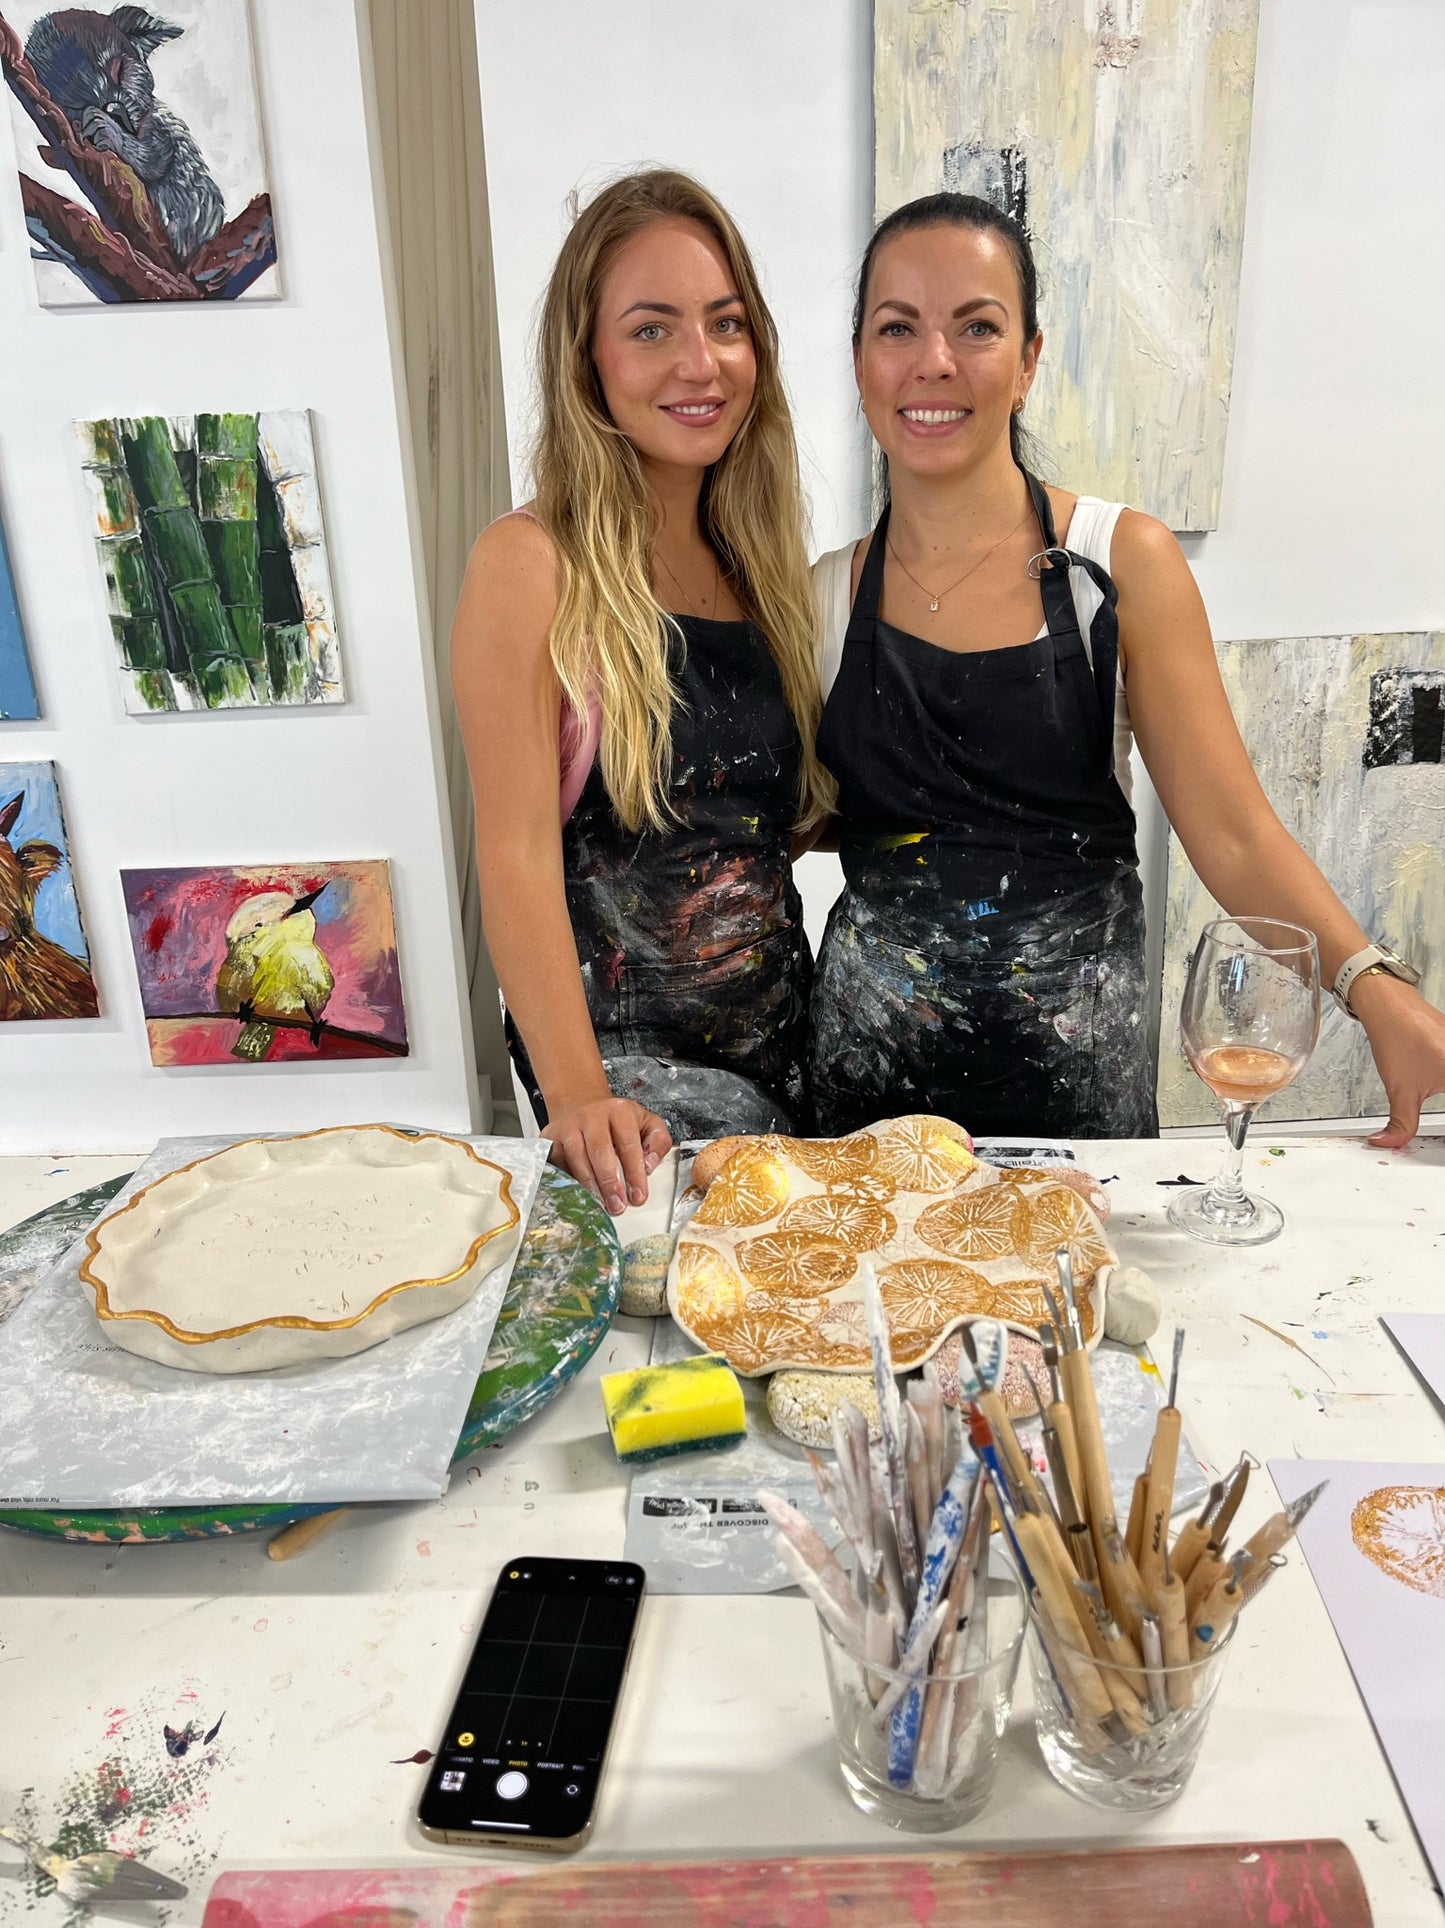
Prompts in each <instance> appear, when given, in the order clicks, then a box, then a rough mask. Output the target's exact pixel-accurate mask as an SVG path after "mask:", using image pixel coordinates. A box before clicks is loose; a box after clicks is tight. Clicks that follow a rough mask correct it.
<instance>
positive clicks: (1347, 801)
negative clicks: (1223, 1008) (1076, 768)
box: [1159, 630, 1445, 1125]
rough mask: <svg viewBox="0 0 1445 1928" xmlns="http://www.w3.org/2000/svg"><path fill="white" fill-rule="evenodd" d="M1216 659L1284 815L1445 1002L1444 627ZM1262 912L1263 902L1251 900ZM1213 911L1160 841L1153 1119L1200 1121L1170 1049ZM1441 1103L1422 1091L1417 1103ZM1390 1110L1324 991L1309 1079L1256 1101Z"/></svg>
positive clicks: (1343, 1112) (1181, 859)
mask: <svg viewBox="0 0 1445 1928" xmlns="http://www.w3.org/2000/svg"><path fill="white" fill-rule="evenodd" d="M1218 654H1219V666H1220V670H1221V673H1222V674H1223V677H1224V686H1225V688H1226V689H1227V690H1228V692H1229V700H1230V702H1231V704H1232V705H1233V708H1234V714H1235V717H1236V718H1237V720H1238V722H1239V727H1240V730H1241V732H1242V734H1243V736H1244V741H1245V745H1246V747H1247V749H1248V750H1249V753H1250V755H1251V757H1252V758H1253V759H1254V767H1255V769H1256V770H1257V771H1258V772H1259V777H1260V781H1261V783H1263V785H1264V787H1265V791H1266V792H1267V794H1268V796H1269V799H1270V802H1271V803H1272V804H1273V805H1274V807H1275V809H1276V810H1277V811H1278V812H1279V815H1280V817H1281V819H1282V820H1283V822H1284V825H1285V827H1286V829H1288V830H1289V831H1290V832H1291V833H1292V834H1293V835H1294V836H1295V837H1297V838H1298V839H1299V841H1300V843H1301V844H1302V845H1303V846H1304V848H1305V849H1306V850H1307V851H1308V852H1309V854H1310V855H1311V856H1312V857H1313V858H1314V860H1315V862H1316V863H1317V864H1318V865H1319V866H1320V869H1321V870H1323V872H1324V873H1325V875H1326V877H1328V878H1329V880H1330V882H1331V883H1332V884H1333V885H1334V887H1335V889H1336V890H1337V891H1338V892H1339V893H1340V896H1341V897H1342V898H1343V899H1344V900H1345V902H1346V903H1347V904H1348V905H1349V906H1350V909H1351V910H1352V911H1353V912H1354V914H1355V916H1356V917H1357V918H1358V919H1359V920H1360V922H1361V923H1362V924H1363V925H1364V927H1365V929H1366V930H1367V931H1371V932H1373V933H1375V934H1376V935H1378V936H1379V937H1380V938H1381V939H1382V940H1383V941H1384V942H1385V943H1387V944H1390V945H1393V946H1394V948H1395V949H1397V950H1399V951H1401V952H1402V953H1403V954H1404V955H1405V956H1406V957H1408V958H1410V959H1411V960H1412V961H1413V962H1414V963H1416V964H1418V965H1419V966H1420V968H1421V969H1422V970H1423V971H1424V974H1425V975H1424V981H1423V983H1422V985H1421V989H1422V990H1423V991H1424V993H1425V995H1426V996H1427V997H1428V998H1430V999H1431V1000H1432V1002H1434V1003H1436V1004H1440V1003H1442V1002H1445V760H1442V759H1445V632H1442V631H1439V630H1436V631H1425V632H1420V633H1416V634H1404V635H1387V636H1294V637H1289V638H1287V639H1285V640H1283V641H1279V642H1244V643H1221V644H1220V645H1219V650H1218ZM1258 908H1259V909H1260V911H1261V912H1265V913H1267V912H1268V909H1269V906H1268V905H1260V906H1259V907H1258ZM1219 914H1220V913H1219V910H1218V908H1217V907H1216V905H1215V904H1214V902H1213V900H1212V899H1211V898H1210V896H1209V893H1208V892H1207V891H1206V890H1205V888H1204V886H1203V885H1202V884H1201V883H1200V881H1199V879H1198V878H1197V877H1196V876H1195V874H1194V872H1193V870H1191V868H1190V866H1189V859H1188V858H1187V857H1186V856H1185V854H1184V851H1183V848H1182V846H1181V845H1180V842H1179V839H1178V838H1177V837H1175V836H1172V835H1171V837H1170V839H1169V877H1168V891H1167V898H1166V905H1165V922H1164V984H1163V1005H1162V1012H1163V1019H1162V1022H1161V1024H1160V1042H1159V1122H1160V1123H1161V1124H1163V1125H1194V1124H1203V1123H1205V1122H1207V1121H1209V1120H1212V1119H1214V1118H1216V1117H1217V1116H1218V1107H1217V1106H1216V1104H1215V1102H1214V1099H1213V1098H1212V1096H1211V1095H1210V1093H1209V1092H1208V1091H1206V1090H1205V1088H1204V1086H1203V1085H1202V1084H1201V1083H1200V1082H1199V1080H1198V1078H1196V1077H1195V1075H1194V1073H1193V1072H1192V1071H1191V1070H1190V1069H1189V1066H1188V1064H1187V1063H1186V1061H1185V1059H1184V1057H1183V1054H1182V1053H1181V1052H1180V1049H1179V1021H1178V1020H1179V1000H1180V998H1181V997H1182V995H1183V992H1184V977H1185V972H1186V970H1187V969H1188V965H1189V953H1190V950H1191V948H1192V947H1193V944H1194V941H1195V939H1196V937H1197V936H1198V934H1199V931H1200V928H1201V927H1202V926H1203V924H1204V923H1205V922H1206V921H1207V920H1208V919H1209V918H1211V917H1217V916H1218V915H1219ZM1442 1108H1445V1100H1442V1099H1439V1098H1436V1099H1432V1100H1431V1102H1430V1104H1429V1106H1428V1107H1427V1109H1429V1110H1440V1109H1442ZM1386 1110H1388V1106H1387V1105H1386V1103H1385V1098H1384V1089H1383V1087H1382V1085H1381V1084H1380V1081H1379V1078H1378V1077H1377V1076H1376V1074H1375V1067H1374V1063H1373V1060H1372V1059H1371V1057H1370V1050H1369V1045H1368V1043H1367V1041H1366V1038H1365V1034H1364V1032H1363V1031H1362V1030H1361V1028H1360V1026H1359V1025H1358V1024H1356V1023H1355V1022H1354V1021H1353V1020H1352V1019H1350V1018H1347V1017H1345V1015H1344V1014H1343V1012H1341V1011H1339V1010H1337V1009H1336V1008H1335V1005H1334V1002H1333V1000H1332V999H1330V998H1326V1000H1325V1015H1324V1023H1323V1024H1322V1026H1321V1028H1320V1042H1319V1046H1318V1049H1317V1050H1316V1052H1315V1055H1314V1057H1313V1058H1312V1059H1311V1061H1310V1063H1309V1065H1308V1066H1307V1067H1306V1069H1305V1072H1304V1074H1303V1076H1302V1077H1301V1078H1300V1079H1299V1080H1298V1081H1297V1083H1295V1084H1293V1085H1291V1086H1290V1087H1289V1089H1288V1090H1287V1091H1284V1092H1281V1093H1280V1095H1279V1096H1278V1097H1276V1098H1271V1099H1270V1101H1269V1104H1268V1105H1267V1107H1266V1108H1265V1110H1264V1112H1263V1113H1262V1117H1263V1118H1264V1120H1265V1121H1266V1123H1268V1121H1270V1120H1275V1121H1279V1120H1283V1119H1287V1118H1359V1117H1366V1116H1369V1115H1371V1114H1373V1113H1382V1112H1384V1111H1386Z"/></svg>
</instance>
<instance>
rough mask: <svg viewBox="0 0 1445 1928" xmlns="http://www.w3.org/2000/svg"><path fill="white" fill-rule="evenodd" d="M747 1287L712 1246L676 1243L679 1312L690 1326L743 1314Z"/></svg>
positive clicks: (681, 1240) (694, 1242)
mask: <svg viewBox="0 0 1445 1928" xmlns="http://www.w3.org/2000/svg"><path fill="white" fill-rule="evenodd" d="M745 1291H746V1287H745V1286H744V1285H743V1282H742V1280H741V1279H740V1278H739V1277H738V1275H737V1273H736V1272H734V1270H733V1268H732V1267H731V1266H730V1265H729V1264H728V1262H727V1260H726V1259H725V1258H724V1257H723V1255H722V1253H721V1252H719V1251H717V1250H716V1249H715V1248H714V1247H713V1246H711V1245H703V1244H700V1243H698V1242H697V1241H695V1240H692V1239H686V1238H684V1239H679V1241H678V1246H677V1301H678V1311H679V1312H680V1313H681V1315H682V1316H683V1318H684V1319H685V1320H686V1321H687V1323H688V1324H689V1325H691V1324H692V1323H694V1322H695V1321H697V1320H701V1319H719V1318H729V1317H731V1316H732V1315H733V1314H734V1313H736V1312H740V1311H741V1310H742V1303H743V1294H744V1292H745Z"/></svg>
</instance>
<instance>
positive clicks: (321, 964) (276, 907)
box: [216, 884, 336, 1064]
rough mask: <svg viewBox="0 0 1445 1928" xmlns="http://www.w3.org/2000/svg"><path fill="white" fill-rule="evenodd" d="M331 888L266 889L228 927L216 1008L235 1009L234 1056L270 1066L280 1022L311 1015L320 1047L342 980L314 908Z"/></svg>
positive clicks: (247, 902)
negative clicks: (319, 937)
mask: <svg viewBox="0 0 1445 1928" xmlns="http://www.w3.org/2000/svg"><path fill="white" fill-rule="evenodd" d="M325 889H326V885H325V884H322V885H321V886H320V888H319V889H317V890H311V891H307V893H306V894H305V896H303V897H292V896H291V894H290V893H289V892H288V891H284V890H267V891H261V892H259V893H258V894H257V895H256V896H254V897H248V898H247V899H246V900H245V902H244V903H243V904H242V905H241V906H240V908H239V909H238V910H237V911H236V912H235V913H234V914H233V916H232V917H231V920H230V922H229V923H228V924H227V926H226V957H225V962H224V963H223V964H222V965H221V969H220V972H219V974H218V975H217V978H216V1008H217V1010H219V1011H224V1012H227V1013H230V1012H233V1011H234V1012H235V1014H236V1016H237V1017H238V1018H240V1019H241V1031H240V1034H239V1036H238V1037H237V1039H236V1042H235V1043H234V1044H233V1045H232V1046H231V1055H232V1057H234V1058H241V1059H243V1060H244V1061H245V1062H246V1063H248V1064H263V1063H264V1062H265V1060H266V1058H267V1056H268V1055H269V1053H270V1050H271V1047H272V1045H273V1044H274V1043H275V1042H276V1026H275V1024H274V1023H271V1022H268V1020H270V1019H274V1018H289V1019H293V1020H294V1019H298V1018H306V1019H308V1020H309V1023H310V1031H311V1042H312V1044H313V1045H319V1044H320V1042H321V1032H322V1014H323V1012H324V1011H325V1009H326V1001H327V999H328V998H329V997H330V996H331V993H332V991H333V989H334V988H335V984H336V979H335V977H334V975H333V973H332V970H331V966H330V965H329V964H328V963H327V961H326V954H325V952H324V951H323V950H322V949H321V946H320V945H319V944H318V943H317V941H316V918H315V915H314V914H313V912H312V909H311V906H312V905H313V904H314V903H315V902H316V900H317V898H318V897H319V896H320V895H321V893H322V891H324V890H325Z"/></svg>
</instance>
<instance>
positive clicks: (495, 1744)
mask: <svg viewBox="0 0 1445 1928" xmlns="http://www.w3.org/2000/svg"><path fill="white" fill-rule="evenodd" d="M642 1591H643V1572H642V1569H641V1567H638V1566H633V1565H631V1564H630V1563H627V1562H624V1561H602V1560H571V1561H569V1560H513V1561H510V1562H509V1563H508V1565H507V1566H505V1567H503V1569H502V1572H501V1574H500V1576H499V1577H498V1580H497V1585H496V1589H495V1591H494V1592H493V1594H492V1599H491V1604H490V1605H489V1606H488V1608H487V1613H486V1618H485V1619H484V1620H483V1622H482V1631H481V1634H480V1636H479V1637H478V1640H477V1644H476V1647H475V1649H474V1650H473V1653H472V1657H471V1661H470V1663H469V1664H468V1667H467V1672H466V1678H465V1679H464V1680H463V1682H462V1688H461V1692H460V1693H459V1694H458V1696H457V1703H456V1706H455V1707H454V1708H453V1709H452V1716H451V1720H450V1721H449V1723H448V1725H447V1731H446V1734H445V1735H444V1736H443V1739H442V1744H441V1746H440V1748H439V1749H438V1750H437V1757H436V1760H435V1761H434V1762H433V1763H432V1771H431V1777H430V1779H429V1780H428V1782H427V1789H426V1793H425V1795H424V1796H423V1798H422V1803H421V1810H420V1818H421V1821H422V1824H423V1826H425V1827H429V1828H434V1829H437V1830H438V1831H440V1832H443V1833H447V1834H476V1833H481V1832H486V1833H493V1832H495V1833H498V1834H504V1835H511V1836H514V1837H525V1836H527V1835H529V1834H533V1835H537V1836H539V1837H542V1838H544V1839H553V1840H558V1839H566V1838H567V1837H568V1836H570V1835H574V1834H580V1833H581V1832H582V1830H583V1829H584V1828H585V1827H586V1826H587V1823H588V1820H589V1818H590V1816H591V1813H592V1807H593V1803H594V1802H595V1800H596V1797H597V1784H598V1780H599V1778H600V1776H601V1772H602V1761H603V1756H604V1755H605V1753H606V1751H607V1738H608V1734H609V1733H610V1731H611V1727H612V1717H613V1714H614V1712H615V1711H616V1707H617V1697H618V1694H619V1692H620V1690H621V1686H622V1676H623V1671H624V1669H625V1668H626V1665H627V1655H628V1650H629V1648H630V1647H631V1644H632V1633H633V1628H634V1625H635V1624H636V1620H637V1611H638V1607H639V1605H640V1604H641V1598H642Z"/></svg>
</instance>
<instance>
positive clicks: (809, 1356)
mask: <svg viewBox="0 0 1445 1928" xmlns="http://www.w3.org/2000/svg"><path fill="white" fill-rule="evenodd" d="M695 1330H696V1333H697V1336H698V1338H699V1339H701V1340H702V1341H703V1343H704V1344H705V1345H708V1346H711V1347H712V1349H713V1350H714V1351H715V1352H720V1353H722V1354H723V1355H724V1357H725V1358H726V1359H727V1362H728V1364H729V1365H730V1366H731V1367H732V1368H733V1370H734V1372H740V1373H743V1374H744V1375H747V1374H750V1373H755V1372H769V1371H771V1370H772V1369H773V1368H774V1367H775V1366H780V1365H794V1364H796V1365H801V1366H807V1365H812V1364H813V1363H814V1362H815V1360H816V1359H817V1358H818V1357H819V1355H820V1354H823V1353H826V1352H827V1351H828V1350H829V1348H828V1347H827V1346H826V1345H825V1344H824V1342H823V1341H822V1340H821V1339H820V1338H819V1337H818V1334H817V1333H816V1331H815V1330H814V1329H813V1327H812V1326H810V1325H809V1324H808V1323H807V1322H806V1321H805V1320H803V1319H798V1318H794V1317H793V1316H791V1315H790V1314H788V1313H785V1312H744V1313H742V1314H740V1315H739V1316H738V1317H737V1318H733V1319H718V1320H716V1321H709V1322H706V1323H704V1322H702V1321H697V1322H696V1324H695Z"/></svg>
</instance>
